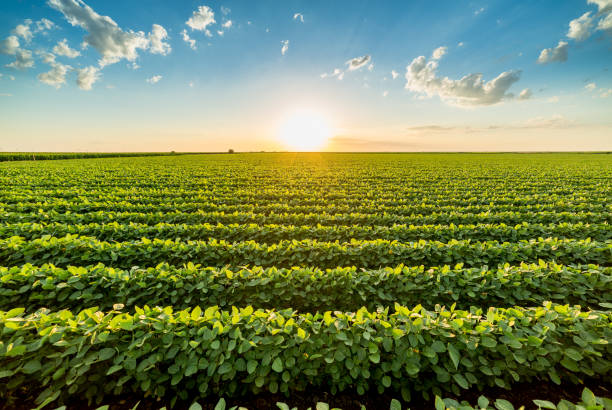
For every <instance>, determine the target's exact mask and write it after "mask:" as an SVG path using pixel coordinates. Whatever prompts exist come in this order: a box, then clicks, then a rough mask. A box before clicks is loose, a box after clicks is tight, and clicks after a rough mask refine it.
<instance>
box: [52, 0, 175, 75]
mask: <svg viewBox="0 0 612 410" xmlns="http://www.w3.org/2000/svg"><path fill="white" fill-rule="evenodd" d="M48 3H49V5H50V6H51V7H53V8H54V9H56V10H58V11H59V12H61V13H62V14H63V15H64V17H65V18H66V20H68V22H69V23H70V24H71V25H73V26H79V27H82V28H83V29H84V30H86V31H87V32H88V34H87V36H85V42H86V43H87V44H89V45H91V46H92V47H93V48H95V49H96V50H97V51H98V52H99V53H100V55H101V56H102V59H100V61H99V64H100V66H101V67H104V66H106V65H109V64H114V63H116V62H118V61H120V60H122V59H126V60H128V61H134V60H135V59H136V58H138V50H139V49H140V50H147V49H149V48H151V52H153V53H159V52H160V50H168V48H164V46H160V44H159V43H157V44H156V45H155V48H152V47H151V38H153V39H155V40H159V36H160V35H161V34H163V33H162V32H161V30H159V28H156V26H157V25H154V26H153V32H152V33H151V34H150V35H149V38H147V36H146V35H145V33H144V32H142V31H138V32H134V31H132V30H128V31H124V30H122V29H121V28H120V27H119V26H118V25H117V23H115V21H114V20H113V19H112V18H110V17H109V16H101V15H99V14H98V13H96V12H95V11H94V10H93V9H92V8H91V7H89V6H88V5H87V4H85V3H84V2H83V1H82V0H48ZM159 27H161V26H159ZM162 29H163V27H162ZM164 32H165V30H164ZM160 41H161V40H160ZM160 47H161V49H160Z"/></svg>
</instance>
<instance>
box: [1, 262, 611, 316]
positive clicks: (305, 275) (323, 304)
mask: <svg viewBox="0 0 612 410" xmlns="http://www.w3.org/2000/svg"><path fill="white" fill-rule="evenodd" d="M423 295H427V297H426V298H424V297H423ZM548 300H553V301H557V302H559V303H569V304H571V305H581V306H583V307H590V308H592V309H601V308H602V307H603V306H606V305H605V304H606V303H607V302H609V301H611V300H612V268H610V267H601V266H597V265H582V266H565V265H557V264H554V263H544V262H540V263H539V264H521V265H517V266H510V265H506V266H503V267H499V268H486V267H479V268H464V267H462V266H461V265H458V266H455V267H454V268H451V267H449V266H443V267H434V268H430V269H425V268H424V267H422V266H421V267H408V266H401V265H400V266H397V267H395V268H390V267H387V268H382V269H372V270H363V269H357V268H355V267H349V268H333V269H328V270H321V269H317V268H298V267H295V268H286V269H285V268H281V269H279V268H275V267H273V268H262V267H254V268H250V269H249V268H227V267H223V268H213V267H200V266H196V265H194V264H193V263H189V264H187V266H184V267H174V266H170V265H168V264H166V263H164V264H160V265H158V266H156V267H151V268H132V269H117V268H114V267H107V266H105V265H102V264H100V265H95V266H88V267H83V266H81V267H75V266H70V267H67V268H59V267H55V266H53V265H50V264H45V265H42V266H34V265H30V264H26V265H21V266H12V267H0V309H2V310H9V309H11V308H14V307H25V308H26V309H27V311H28V312H33V311H35V310H37V309H39V308H43V307H47V308H50V309H53V310H61V309H70V310H72V311H79V310H82V309H85V308H88V307H91V306H98V307H99V308H100V309H102V310H110V309H112V307H113V305H114V304H116V303H118V301H120V302H121V303H123V304H124V305H125V308H126V309H133V308H134V307H135V306H143V305H149V306H173V307H174V308H175V309H186V308H189V307H191V306H214V305H218V306H222V307H223V306H226V307H227V306H234V305H235V306H245V305H251V306H254V307H257V308H270V309H284V308H293V309H296V310H298V311H300V312H315V311H321V310H330V311H333V310H339V311H355V310H357V309H359V308H360V307H362V306H365V307H367V308H368V309H370V310H371V311H375V310H376V309H378V308H379V307H388V306H393V305H394V304H395V303H400V304H402V305H405V306H415V305H418V304H421V305H423V306H425V307H426V308H428V309H433V308H434V307H435V305H437V304H439V305H446V306H451V305H453V304H454V305H455V306H456V307H457V308H459V309H469V308H470V307H471V306H481V307H488V306H496V307H512V306H537V305H541V304H542V303H544V302H546V301H548Z"/></svg>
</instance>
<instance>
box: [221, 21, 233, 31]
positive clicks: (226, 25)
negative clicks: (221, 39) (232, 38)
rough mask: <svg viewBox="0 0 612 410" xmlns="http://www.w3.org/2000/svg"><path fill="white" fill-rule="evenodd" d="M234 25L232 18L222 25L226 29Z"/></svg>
mask: <svg viewBox="0 0 612 410" xmlns="http://www.w3.org/2000/svg"><path fill="white" fill-rule="evenodd" d="M232 25H233V23H232V20H227V21H226V22H225V23H223V24H221V26H222V27H223V28H226V29H228V28H230V27H232Z"/></svg>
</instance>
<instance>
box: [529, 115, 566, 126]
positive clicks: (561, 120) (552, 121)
mask: <svg viewBox="0 0 612 410" xmlns="http://www.w3.org/2000/svg"><path fill="white" fill-rule="evenodd" d="M569 125H572V122H571V121H569V120H567V119H566V118H565V117H564V116H562V115H560V114H554V115H553V116H552V117H548V118H546V117H535V118H530V119H528V120H527V121H525V123H524V124H522V125H520V126H519V127H520V128H560V127H567V126H569Z"/></svg>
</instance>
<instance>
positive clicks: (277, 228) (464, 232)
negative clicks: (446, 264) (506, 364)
mask: <svg viewBox="0 0 612 410" xmlns="http://www.w3.org/2000/svg"><path fill="white" fill-rule="evenodd" d="M68 234H70V235H81V236H93V237H95V238H97V239H99V240H103V241H127V240H137V239H140V238H158V239H176V238H181V239H182V240H202V239H208V238H215V239H220V240H226V241H229V242H240V241H247V240H253V241H256V242H260V243H274V242H280V241H282V240H303V239H316V240H318V241H327V242H333V241H341V242H346V241H350V240H351V239H362V240H372V239H386V240H390V241H395V240H396V241H401V242H407V241H418V240H421V239H424V240H436V241H442V242H446V241H450V240H451V239H458V240H459V239H471V240H475V241H487V240H495V241H500V242H516V241H518V240H529V239H534V238H548V237H556V238H568V239H584V238H591V239H593V240H597V241H606V240H608V239H612V228H611V226H610V225H609V224H606V223H599V224H585V223H582V222H578V223H575V224H574V223H560V224H549V225H543V224H528V223H526V222H525V223H522V224H519V225H515V226H508V225H505V224H498V225H487V224H479V225H394V226H368V225H363V226H359V225H352V226H348V225H331V226H322V225H317V226H308V225H301V226H294V225H263V226H261V225H256V224H248V225H240V224H232V225H223V224H217V225H211V224H197V225H188V224H166V223H160V224H156V225H146V224H138V223H129V224H120V223H118V222H111V223H107V224H99V223H91V224H87V225H82V224H67V223H59V222H51V223H43V224H39V223H30V222H24V223H13V224H0V238H7V237H10V236H22V237H24V238H26V239H36V238H40V237H42V236H44V235H50V236H65V235H68Z"/></svg>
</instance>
